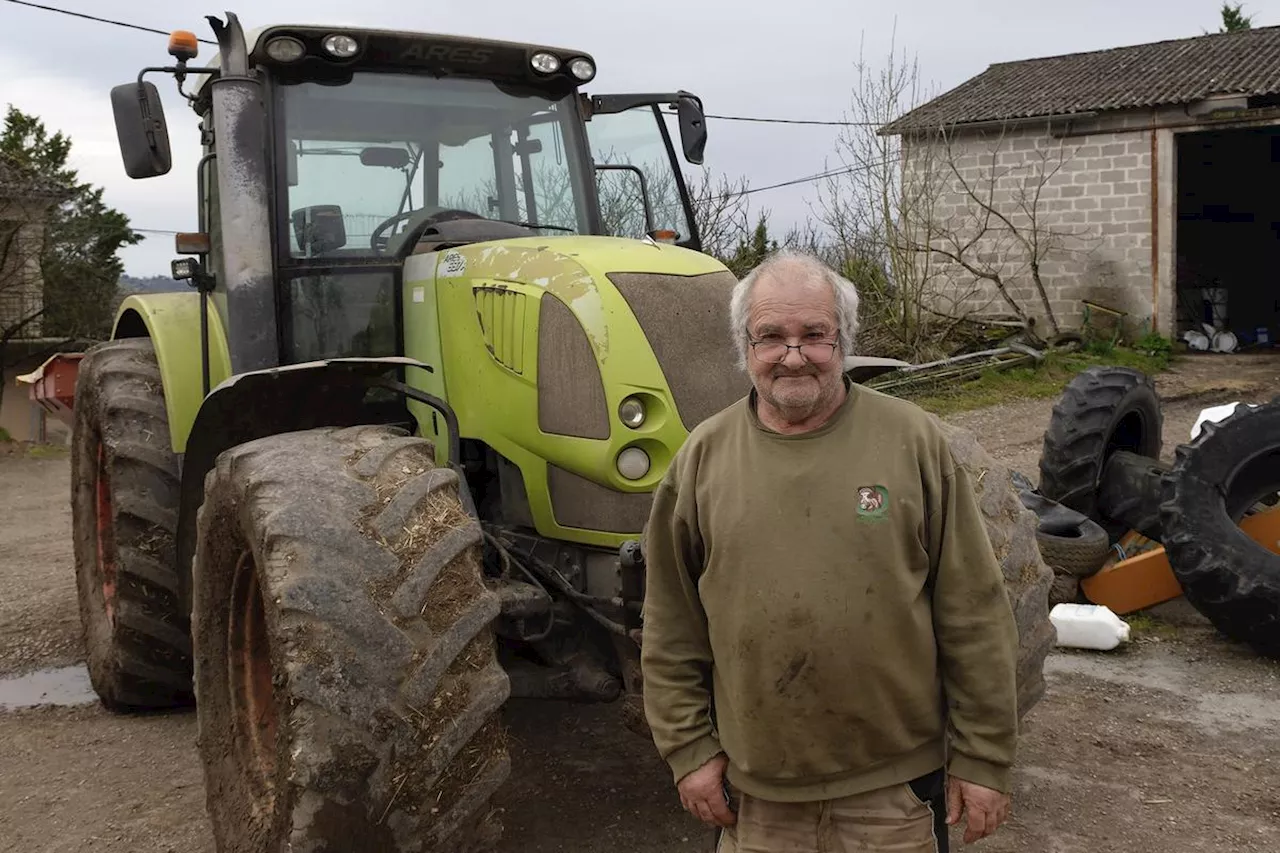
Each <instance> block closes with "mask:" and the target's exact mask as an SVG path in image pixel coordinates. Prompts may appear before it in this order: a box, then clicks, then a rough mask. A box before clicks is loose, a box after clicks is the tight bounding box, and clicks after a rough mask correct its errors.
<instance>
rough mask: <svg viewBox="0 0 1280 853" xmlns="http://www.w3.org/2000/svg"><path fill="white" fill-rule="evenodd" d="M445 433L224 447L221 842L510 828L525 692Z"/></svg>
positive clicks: (211, 643) (215, 493) (207, 666)
mask: <svg viewBox="0 0 1280 853" xmlns="http://www.w3.org/2000/svg"><path fill="white" fill-rule="evenodd" d="M457 487H458V478H457V475H456V474H455V473H454V472H453V471H452V470H451V469H447V468H438V467H436V465H435V463H434V452H433V450H432V445H431V443H430V442H428V441H425V440H423V439H419V438H414V437H409V436H406V435H405V433H404V431H403V430H399V429H395V428H392V427H381V426H367V427H354V428H347V429H333V428H326V429H317V430H309V431H305V432H298V433H291V434H287V435H279V436H273V437H270V438H264V439H260V440H256V441H252V442H248V443H246V444H244V445H241V446H238V447H236V448H234V449H232V450H229V451H227V452H225V453H223V454H222V455H221V456H220V457H219V458H218V461H217V465H216V467H215V468H214V470H212V471H211V472H210V473H209V475H208V476H207V477H206V479H205V499H204V504H203V505H202V507H201V509H200V511H199V517H198V522H197V543H196V555H195V561H194V562H195V564H194V578H193V582H194V601H193V607H192V612H193V629H194V637H195V648H196V658H195V682H196V695H197V697H198V700H199V701H198V705H197V710H198V717H199V735H198V743H199V749H200V755H201V759H202V761H203V765H204V774H205V783H206V788H207V791H208V794H207V797H208V809H209V812H210V816H211V818H212V822H213V828H214V835H215V838H216V839H217V843H218V849H219V850H228V851H248V850H254V851H258V850H283V849H289V850H293V851H296V853H303V851H321V850H357V849H359V850H385V851H408V850H413V851H421V853H426V851H445V850H447V851H459V853H465V851H471V850H482V849H486V848H487V847H488V846H490V845H492V844H493V843H494V842H495V841H496V840H497V837H498V835H499V834H500V832H501V827H500V825H499V824H498V822H497V821H496V819H494V817H493V815H492V813H491V808H490V801H491V798H492V796H493V794H494V792H495V791H496V790H497V789H498V788H499V787H500V786H501V785H502V784H503V782H504V781H505V779H506V778H507V775H508V773H509V768H510V763H509V758H508V753H507V748H506V743H505V740H504V730H503V727H502V722H501V718H500V711H501V707H502V705H503V704H504V703H505V701H506V699H507V697H508V695H509V693H510V687H509V683H508V679H507V675H506V673H505V672H504V671H503V670H502V669H501V667H500V666H499V665H498V662H497V659H496V655H495V643H494V637H493V633H492V628H491V623H492V621H493V620H494V618H495V617H496V616H497V615H498V609H499V605H498V599H497V596H496V595H495V594H494V593H493V592H492V591H490V590H489V589H488V588H487V587H486V586H485V585H484V583H483V579H482V567H481V551H480V541H481V532H480V527H479V525H478V524H477V522H476V521H475V520H474V519H472V518H471V517H470V516H469V515H467V513H466V512H465V510H464V509H463V504H462V502H461V500H460V498H459V494H458V491H457Z"/></svg>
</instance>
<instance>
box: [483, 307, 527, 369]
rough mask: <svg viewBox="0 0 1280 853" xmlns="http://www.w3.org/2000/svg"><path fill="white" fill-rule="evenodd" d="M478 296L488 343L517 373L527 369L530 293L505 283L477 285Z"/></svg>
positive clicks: (508, 366) (497, 356) (498, 358)
mask: <svg viewBox="0 0 1280 853" xmlns="http://www.w3.org/2000/svg"><path fill="white" fill-rule="evenodd" d="M475 297H476V313H477V314H478V315H479V317H480V329H481V331H483V333H484V343H485V346H487V347H488V348H489V352H490V353H491V354H492V355H493V357H494V358H495V359H496V360H497V361H498V363H499V364H501V365H503V366H504V367H506V368H508V369H509V370H511V371H513V372H515V373H524V311H525V305H526V303H527V301H528V300H527V297H526V296H525V295H524V294H523V293H519V292H517V291H514V290H507V289H506V288H503V287H477V288H475Z"/></svg>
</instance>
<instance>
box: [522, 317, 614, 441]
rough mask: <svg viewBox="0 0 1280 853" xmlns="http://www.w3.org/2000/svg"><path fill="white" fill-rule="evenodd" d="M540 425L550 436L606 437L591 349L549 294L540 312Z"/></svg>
mask: <svg viewBox="0 0 1280 853" xmlns="http://www.w3.org/2000/svg"><path fill="white" fill-rule="evenodd" d="M538 427H539V429H541V430H542V431H543V432H547V433H551V434H552V435H572V436H577V437H578V438H608V437H609V407H608V404H607V403H606V402H605V396H604V380H602V379H601V378H600V365H599V364H598V363H597V362H596V354H595V350H593V349H592V348H591V341H590V340H588V339H587V332H586V330H585V329H583V328H582V324H581V323H579V322H578V318H577V317H575V316H574V314H573V312H572V311H570V310H569V306H568V305H565V304H564V303H563V302H561V301H560V300H559V299H558V298H556V297H555V296H553V295H551V294H550V293H548V294H546V295H544V296H543V297H542V299H541V300H540V301H539V308H538Z"/></svg>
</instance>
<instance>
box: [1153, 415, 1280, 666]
mask: <svg viewBox="0 0 1280 853" xmlns="http://www.w3.org/2000/svg"><path fill="white" fill-rule="evenodd" d="M1277 491H1280V405H1278V404H1275V403H1271V404H1268V405H1266V406H1264V407H1260V408H1258V409H1254V410H1249V409H1247V408H1246V407H1241V408H1240V409H1238V410H1237V411H1236V412H1235V413H1234V414H1232V415H1230V416H1228V417H1227V418H1225V419H1224V420H1222V421H1220V422H1218V423H1217V424H1205V426H1204V431H1203V432H1201V434H1200V436H1199V437H1198V438H1197V439H1196V440H1195V441H1194V442H1192V443H1191V444H1186V445H1181V446H1179V447H1178V450H1177V453H1176V458H1175V461H1174V464H1173V467H1172V469H1171V470H1170V471H1169V474H1168V475H1167V476H1166V477H1165V480H1164V503H1163V505H1162V506H1161V510H1160V524H1161V526H1162V528H1163V529H1164V530H1166V531H1168V533H1167V534H1166V535H1165V537H1164V540H1163V544H1164V546H1165V551H1166V553H1167V554H1168V557H1169V564H1170V566H1171V567H1172V569H1173V573H1174V575H1175V576H1176V577H1177V578H1178V582H1179V583H1180V584H1181V585H1182V591H1183V594H1184V595H1185V596H1186V598H1187V600H1188V601H1189V602H1190V603H1191V604H1192V605H1193V606H1194V607H1195V608H1196V609H1197V610H1199V611H1200V612H1201V613H1202V614H1203V615H1204V616H1205V617H1206V618H1207V619H1208V620H1209V621H1210V622H1212V623H1213V625H1214V626H1215V627H1216V628H1217V629H1218V630H1219V631H1221V632H1222V633H1223V634H1224V635H1226V636H1227V637H1230V638H1232V639H1234V640H1237V641H1239V642H1243V643H1246V644H1248V645H1249V646H1251V647H1253V648H1254V649H1255V650H1256V651H1258V652H1260V653H1261V654H1264V655H1267V656H1268V657H1277V658H1280V554H1276V553H1274V552H1273V551H1270V550H1269V549H1267V548H1264V547H1263V546H1262V545H1260V544H1258V543H1257V542H1255V541H1254V540H1253V539H1251V538H1250V537H1249V536H1247V535H1246V534H1245V533H1244V531H1242V530H1241V529H1240V528H1239V526H1238V524H1239V521H1240V519H1241V518H1243V517H1244V515H1245V514H1246V513H1247V512H1248V510H1250V509H1251V508H1252V507H1253V506H1254V505H1255V504H1257V503H1259V502H1261V501H1262V500H1263V499H1264V498H1267V497H1269V496H1271V495H1274V494H1275V493H1276V492H1277Z"/></svg>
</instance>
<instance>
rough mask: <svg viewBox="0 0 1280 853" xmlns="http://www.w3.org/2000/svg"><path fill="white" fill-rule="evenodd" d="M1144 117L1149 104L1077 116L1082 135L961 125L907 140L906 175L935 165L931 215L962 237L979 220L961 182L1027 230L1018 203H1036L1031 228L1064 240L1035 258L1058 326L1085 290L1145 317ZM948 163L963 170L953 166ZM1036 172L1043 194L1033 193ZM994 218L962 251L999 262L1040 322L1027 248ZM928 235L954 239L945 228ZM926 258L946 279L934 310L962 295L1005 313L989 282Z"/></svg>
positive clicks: (1076, 312)
mask: <svg viewBox="0 0 1280 853" xmlns="http://www.w3.org/2000/svg"><path fill="white" fill-rule="evenodd" d="M1150 122H1151V116H1150V115H1149V114H1145V113H1144V114H1140V115H1134V116H1124V117H1119V118H1110V119H1108V120H1107V122H1106V123H1102V122H1094V123H1093V127H1086V128H1084V130H1086V131H1088V133H1087V135H1079V136H1075V135H1073V136H1071V137H1068V138H1055V137H1054V136H1052V135H1051V134H1050V133H1049V131H1048V128H1047V127H1046V126H1044V125H1041V124H1034V125H1028V126H1024V127H1022V128H1016V129H1006V130H1004V131H1003V132H1001V131H1000V130H995V131H988V132H985V133H984V132H977V131H970V132H964V133H962V132H956V133H955V134H954V135H953V136H952V138H951V140H950V145H949V150H943V148H942V147H941V146H940V145H939V144H937V143H934V144H933V145H931V146H930V145H926V144H923V143H921V142H919V141H914V142H911V143H908V145H907V147H906V150H905V152H904V165H903V169H904V172H903V179H904V185H906V186H910V185H911V184H910V182H912V181H918V180H922V179H924V178H925V176H926V175H928V174H929V172H928V170H930V169H933V170H935V171H934V172H933V173H932V175H933V180H935V181H937V186H938V189H937V191H936V192H935V193H934V194H933V198H934V205H933V210H932V212H931V216H930V217H929V221H932V222H935V223H939V224H940V225H941V226H942V232H941V233H943V234H947V235H953V234H954V236H955V240H956V241H959V242H960V243H961V244H963V243H965V242H967V241H969V240H970V239H972V237H973V236H974V235H975V234H977V233H978V232H979V231H980V230H984V229H982V227H981V226H980V225H979V224H978V223H979V222H980V221H981V220H980V217H981V216H982V215H983V211H982V206H981V205H980V204H978V203H977V202H975V201H974V200H973V199H972V198H970V197H968V196H967V195H966V192H965V187H966V186H967V187H968V188H969V189H970V190H972V191H974V192H975V193H976V194H977V195H979V196H980V197H982V198H983V199H984V200H985V199H986V198H990V205H991V207H992V208H994V209H995V210H996V211H997V212H999V213H1000V214H1002V215H1004V216H1006V217H1008V219H1009V220H1010V222H1012V223H1013V224H1014V225H1015V226H1016V227H1017V228H1018V229H1019V231H1020V232H1021V233H1022V234H1024V235H1026V236H1027V237H1030V236H1031V232H1032V230H1033V229H1032V228H1031V227H1030V218H1029V217H1028V216H1027V215H1026V214H1025V213H1024V208H1026V207H1034V209H1035V210H1036V221H1037V223H1038V224H1037V226H1036V229H1035V230H1036V231H1038V232H1040V234H1041V235H1045V236H1047V235H1049V234H1054V235H1060V236H1055V237H1054V239H1055V240H1056V241H1057V242H1058V243H1060V244H1061V245H1060V248H1059V249H1058V250H1056V251H1052V252H1050V253H1049V254H1047V255H1046V256H1045V257H1044V258H1043V259H1042V260H1041V263H1040V277H1041V280H1042V282H1043V283H1044V286H1045V291H1046V293H1047V295H1048V299H1049V303H1050V305H1051V307H1052V309H1053V312H1054V314H1055V316H1056V317H1057V320H1058V323H1059V324H1060V325H1061V326H1062V327H1063V328H1064V329H1069V328H1076V327H1078V326H1079V324H1080V322H1081V320H1082V309H1083V306H1082V305H1081V300H1082V299H1090V300H1092V301H1095V302H1099V303H1102V304H1105V305H1109V306H1112V307H1115V308H1118V309H1120V310H1123V311H1127V312H1128V313H1129V314H1130V315H1131V316H1130V318H1129V319H1130V320H1132V321H1136V322H1137V323H1141V322H1143V321H1144V320H1146V319H1147V318H1149V317H1150V316H1151V300H1152V275H1151V254H1152V242H1151V241H1152V227H1151V226H1152V220H1151V216H1152V195H1151V163H1152V159H1151V136H1150V131H1149V130H1146V129H1137V128H1138V127H1144V126H1149V123H1150ZM1128 127H1132V128H1134V129H1127V128H1128ZM1077 132H1079V130H1077ZM952 163H954V167H955V171H956V172H958V173H959V178H957V177H955V175H954V174H951V173H950V164H952ZM1046 175H1050V177H1048V179H1047V180H1045V179H1044V177H1043V176H1046ZM993 182H994V183H993ZM1041 184H1042V186H1039V203H1038V204H1034V205H1033V204H1032V203H1031V199H1032V197H1033V195H1034V193H1035V192H1036V189H1037V186H1038V185H1041ZM988 194H989V195H988ZM1024 199H1025V200H1026V203H1025V204H1024V203H1023V200H1024ZM995 219H996V218H995V217H991V218H990V222H991V224H990V225H989V226H988V227H987V228H986V229H985V230H986V234H985V236H983V237H982V238H980V239H979V240H978V241H977V242H976V243H974V244H973V245H972V246H971V247H970V248H968V249H967V251H965V252H964V256H965V257H966V258H969V259H970V260H971V263H972V264H973V265H974V266H977V267H979V268H982V269H985V270H998V271H999V272H1000V274H1001V277H1002V278H1003V279H1005V280H1006V284H1007V289H1008V291H1009V293H1010V295H1011V296H1012V297H1013V298H1014V299H1015V300H1016V301H1017V302H1018V303H1019V304H1020V305H1021V306H1022V308H1023V310H1024V311H1026V312H1027V313H1028V314H1031V315H1032V316H1035V317H1037V321H1038V323H1039V322H1040V321H1042V320H1043V316H1044V312H1043V306H1042V303H1041V298H1040V295H1039V293H1038V292H1037V291H1036V289H1035V287H1034V285H1033V281H1032V277H1031V275H1030V272H1029V270H1028V269H1027V265H1028V262H1029V260H1030V253H1029V252H1028V251H1026V249H1025V248H1024V247H1023V246H1021V245H1020V244H1019V242H1018V240H1016V239H1014V238H1013V237H1012V236H1011V234H1010V232H1009V230H1008V229H1007V228H1003V227H1000V226H999V224H998V223H997V222H996V221H995ZM935 245H942V246H948V247H949V248H953V249H954V244H953V241H952V240H951V239H944V240H942V241H941V242H940V243H935ZM933 260H934V262H935V263H936V264H938V265H939V266H938V267H936V269H937V270H938V272H939V273H941V275H940V277H939V279H938V280H939V282H940V285H939V286H940V287H942V289H943V290H944V291H946V292H944V293H942V294H940V295H941V296H942V298H941V299H939V300H938V307H939V309H940V310H941V309H946V308H948V307H949V303H950V304H954V302H955V300H956V299H957V298H959V297H963V296H966V295H967V298H965V299H963V301H962V303H961V308H962V309H967V310H971V311H975V312H978V313H1002V314H1003V313H1010V309H1009V306H1008V305H1007V303H1005V302H1004V301H1003V300H1002V299H1001V298H1000V297H999V295H998V294H997V292H996V289H995V287H994V286H993V285H992V284H990V283H989V282H983V281H982V280H981V279H979V278H977V277H975V276H974V275H973V274H972V273H971V272H970V271H967V270H965V269H964V268H963V267H962V266H961V265H960V264H958V263H955V262H954V261H951V260H948V259H946V258H944V257H942V256H941V255H939V254H937V253H935V254H934V256H933ZM941 282H945V286H943V285H942V284H941Z"/></svg>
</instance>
